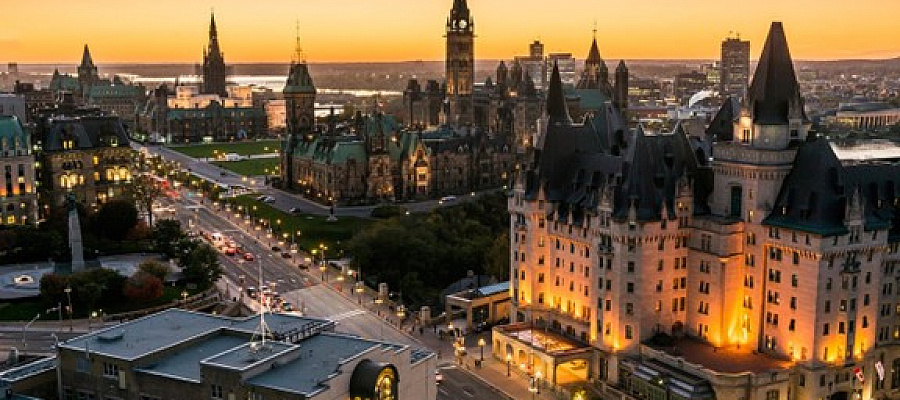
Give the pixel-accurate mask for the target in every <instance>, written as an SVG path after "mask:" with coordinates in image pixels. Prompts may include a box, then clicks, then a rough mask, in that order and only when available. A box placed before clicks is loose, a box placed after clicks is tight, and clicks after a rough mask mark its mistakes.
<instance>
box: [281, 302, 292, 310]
mask: <svg viewBox="0 0 900 400" xmlns="http://www.w3.org/2000/svg"><path fill="white" fill-rule="evenodd" d="M281 310H282V311H294V305H293V304H291V303H288V302H284V303H281Z"/></svg>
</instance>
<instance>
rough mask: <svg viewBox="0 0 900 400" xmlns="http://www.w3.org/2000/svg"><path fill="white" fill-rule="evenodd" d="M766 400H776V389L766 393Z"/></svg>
mask: <svg viewBox="0 0 900 400" xmlns="http://www.w3.org/2000/svg"><path fill="white" fill-rule="evenodd" d="M766 400H778V389H772V390H769V391H767V392H766Z"/></svg>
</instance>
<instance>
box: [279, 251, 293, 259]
mask: <svg viewBox="0 0 900 400" xmlns="http://www.w3.org/2000/svg"><path fill="white" fill-rule="evenodd" d="M291 257H292V256H291V253H289V252H286V251H285V252H284V253H281V258H291Z"/></svg>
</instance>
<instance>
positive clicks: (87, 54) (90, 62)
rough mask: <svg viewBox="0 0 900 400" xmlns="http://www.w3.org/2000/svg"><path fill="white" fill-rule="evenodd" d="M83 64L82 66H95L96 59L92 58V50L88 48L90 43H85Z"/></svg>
mask: <svg viewBox="0 0 900 400" xmlns="http://www.w3.org/2000/svg"><path fill="white" fill-rule="evenodd" d="M81 65H82V66H93V65H94V60H93V59H92V58H91V51H90V50H89V49H88V45H84V51H83V52H82V53H81Z"/></svg>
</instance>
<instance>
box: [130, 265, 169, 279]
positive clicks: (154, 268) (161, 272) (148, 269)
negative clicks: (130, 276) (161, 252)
mask: <svg viewBox="0 0 900 400" xmlns="http://www.w3.org/2000/svg"><path fill="white" fill-rule="evenodd" d="M138 271H140V272H145V273H148V274H150V275H153V276H155V277H156V278H157V279H159V281H160V282H165V281H166V277H168V276H169V273H171V272H172V269H171V268H169V265H168V264H164V263H161V262H159V261H154V260H149V261H144V262H142V263H141V264H140V265H138Z"/></svg>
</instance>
